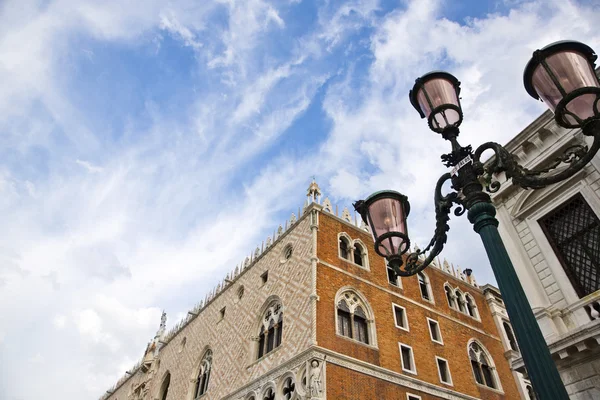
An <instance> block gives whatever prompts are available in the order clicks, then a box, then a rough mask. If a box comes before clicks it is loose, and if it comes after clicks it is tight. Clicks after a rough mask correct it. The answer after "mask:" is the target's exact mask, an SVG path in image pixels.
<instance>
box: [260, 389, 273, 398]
mask: <svg viewBox="0 0 600 400" xmlns="http://www.w3.org/2000/svg"><path fill="white" fill-rule="evenodd" d="M263 400H275V391H274V390H273V388H268V389H267V390H265V394H264V395H263Z"/></svg>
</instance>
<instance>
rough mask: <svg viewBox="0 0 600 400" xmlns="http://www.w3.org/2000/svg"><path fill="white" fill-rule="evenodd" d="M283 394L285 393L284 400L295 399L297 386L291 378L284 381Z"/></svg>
mask: <svg viewBox="0 0 600 400" xmlns="http://www.w3.org/2000/svg"><path fill="white" fill-rule="evenodd" d="M281 392H282V393H283V398H284V400H290V399H291V398H292V397H294V393H296V384H295V383H294V380H293V379H292V378H291V377H287V378H286V379H285V381H283V386H282V388H281Z"/></svg>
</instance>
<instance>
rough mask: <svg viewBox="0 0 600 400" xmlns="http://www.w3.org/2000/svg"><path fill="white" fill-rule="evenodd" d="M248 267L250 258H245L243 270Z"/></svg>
mask: <svg viewBox="0 0 600 400" xmlns="http://www.w3.org/2000/svg"><path fill="white" fill-rule="evenodd" d="M249 265H250V257H246V259H245V260H244V269H246V268H248V266H249Z"/></svg>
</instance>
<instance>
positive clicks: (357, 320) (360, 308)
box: [336, 290, 373, 344]
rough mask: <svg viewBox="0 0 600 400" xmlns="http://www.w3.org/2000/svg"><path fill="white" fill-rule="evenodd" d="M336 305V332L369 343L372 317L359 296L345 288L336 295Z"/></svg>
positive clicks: (370, 340)
mask: <svg viewBox="0 0 600 400" xmlns="http://www.w3.org/2000/svg"><path fill="white" fill-rule="evenodd" d="M336 306H337V307H336V310H337V331H338V334H340V335H342V336H346V337H349V338H351V339H354V340H358V341H359V342H362V343H366V344H371V343H372V342H373V338H372V333H371V331H372V328H371V324H372V319H371V318H370V317H369V315H368V314H367V313H368V312H369V311H368V308H367V306H366V304H365V303H364V302H363V301H362V300H361V299H360V297H359V296H358V295H357V294H356V293H355V292H353V291H352V290H347V291H345V292H343V293H342V294H341V295H340V296H338V298H337V303H336Z"/></svg>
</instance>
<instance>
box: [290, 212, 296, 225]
mask: <svg viewBox="0 0 600 400" xmlns="http://www.w3.org/2000/svg"><path fill="white" fill-rule="evenodd" d="M295 222H296V214H294V213H292V216H291V217H290V225H294V223H295Z"/></svg>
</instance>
